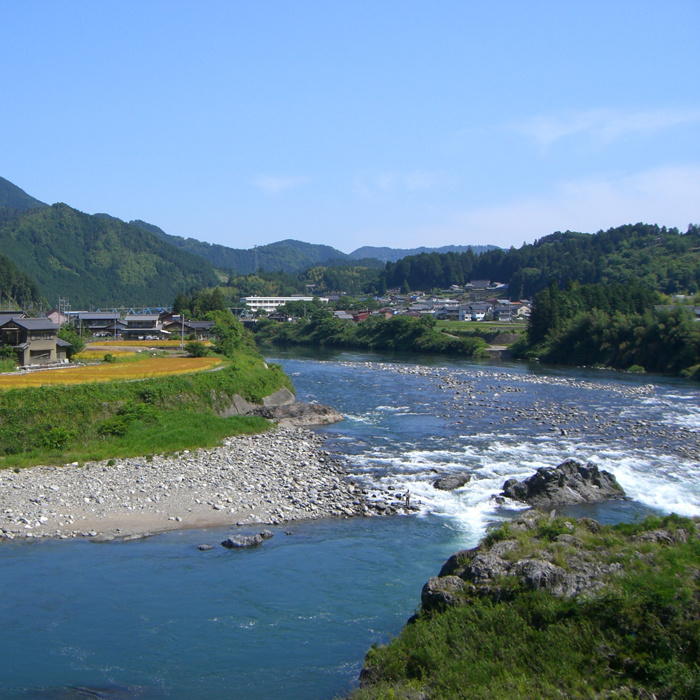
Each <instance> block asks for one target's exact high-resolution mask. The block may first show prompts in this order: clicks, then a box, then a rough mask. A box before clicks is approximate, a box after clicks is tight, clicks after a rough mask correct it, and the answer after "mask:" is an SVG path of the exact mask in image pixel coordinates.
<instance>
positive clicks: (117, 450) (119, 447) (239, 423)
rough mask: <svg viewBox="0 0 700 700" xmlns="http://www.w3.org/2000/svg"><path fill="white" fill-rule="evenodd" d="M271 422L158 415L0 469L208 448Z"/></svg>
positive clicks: (25, 456) (34, 454) (22, 458)
mask: <svg viewBox="0 0 700 700" xmlns="http://www.w3.org/2000/svg"><path fill="white" fill-rule="evenodd" d="M272 425H273V424H272V423H271V422H270V421H268V420H265V419H264V418H260V417H259V416H231V417H229V418H220V417H219V416H217V415H215V414H214V413H213V412H211V411H210V412H205V413H194V412H192V411H177V410H176V411H167V412H160V413H159V414H158V415H157V416H156V417H155V419H154V420H150V421H142V420H139V421H134V422H133V423H131V424H130V425H128V426H127V429H126V432H125V433H124V434H123V435H107V436H103V437H102V438H101V439H94V440H90V441H87V442H85V443H84V444H79V445H74V446H72V447H70V448H69V449H66V450H60V449H50V448H48V449H34V450H30V451H28V452H24V453H22V454H20V455H13V458H12V459H11V460H9V459H8V460H6V461H7V463H6V464H4V465H3V466H7V467H9V466H13V467H27V466H32V465H35V464H38V463H41V464H66V463H68V462H80V463H83V462H90V461H102V460H106V459H110V458H116V459H119V458H125V457H137V456H142V455H146V454H162V453H174V452H181V451H182V450H194V449H197V448H200V447H202V448H210V447H216V446H217V445H220V444H221V442H222V440H223V439H224V438H226V437H230V436H231V435H242V434H252V433H261V432H263V431H265V430H268V429H269V428H270V427H272Z"/></svg>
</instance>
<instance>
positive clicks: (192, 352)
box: [185, 340, 209, 357]
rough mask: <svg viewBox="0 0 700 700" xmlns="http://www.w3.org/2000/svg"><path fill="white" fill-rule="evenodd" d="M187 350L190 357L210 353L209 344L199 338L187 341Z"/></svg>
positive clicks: (204, 355)
mask: <svg viewBox="0 0 700 700" xmlns="http://www.w3.org/2000/svg"><path fill="white" fill-rule="evenodd" d="M185 350H187V356H188V357H206V356H207V355H208V354H209V350H207V346H206V345H204V343H202V342H200V341H199V340H193V341H191V342H189V343H185Z"/></svg>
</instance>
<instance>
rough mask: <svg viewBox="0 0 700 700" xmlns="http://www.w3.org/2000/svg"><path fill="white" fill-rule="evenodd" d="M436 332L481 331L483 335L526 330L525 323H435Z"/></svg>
mask: <svg viewBox="0 0 700 700" xmlns="http://www.w3.org/2000/svg"><path fill="white" fill-rule="evenodd" d="M435 328H437V329H438V330H446V331H449V330H452V331H460V330H461V331H482V332H484V333H498V332H499V331H500V332H501V333H519V332H521V331H524V330H525V328H527V323H526V322H516V323H512V322H508V321H437V322H436V324H435Z"/></svg>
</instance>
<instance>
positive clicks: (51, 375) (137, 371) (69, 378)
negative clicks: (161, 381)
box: [0, 357, 222, 390]
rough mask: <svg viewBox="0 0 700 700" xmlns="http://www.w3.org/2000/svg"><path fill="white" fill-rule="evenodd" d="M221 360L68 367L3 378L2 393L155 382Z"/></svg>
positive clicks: (151, 360)
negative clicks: (94, 383)
mask: <svg viewBox="0 0 700 700" xmlns="http://www.w3.org/2000/svg"><path fill="white" fill-rule="evenodd" d="M221 362H222V359H221V358H220V357H148V358H145V359H143V360H139V361H138V362H128V363H126V362H125V363H115V364H100V365H91V366H88V367H69V368H66V369H53V370H45V371H40V372H34V373H31V374H8V375H2V376H0V390H3V389H21V388H23V387H37V386H51V385H60V384H84V383H88V382H111V381H125V380H130V379H152V378H155V377H165V376H169V375H173V374H188V373H190V372H201V371H203V370H207V369H212V368H213V367H216V366H217V365H220V364H221Z"/></svg>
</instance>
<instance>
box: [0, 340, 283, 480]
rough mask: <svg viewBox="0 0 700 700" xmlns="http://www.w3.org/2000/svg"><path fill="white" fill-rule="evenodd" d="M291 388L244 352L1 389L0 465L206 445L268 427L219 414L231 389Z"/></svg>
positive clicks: (261, 392) (277, 370) (247, 392)
mask: <svg viewBox="0 0 700 700" xmlns="http://www.w3.org/2000/svg"><path fill="white" fill-rule="evenodd" d="M282 387H287V388H289V389H292V390H293V387H292V384H291V381H290V379H289V377H287V375H286V374H284V372H283V371H282V369H281V367H279V366H277V365H272V366H270V367H269V369H266V368H265V364H264V361H263V359H262V357H261V356H260V355H258V354H257V353H256V352H254V351H251V350H248V349H245V350H242V351H241V352H239V353H237V354H236V356H235V357H234V358H233V359H231V360H230V361H229V363H228V365H227V366H226V368H225V369H222V370H220V371H213V372H199V373H195V374H185V375H177V376H172V377H166V378H159V379H146V380H143V381H134V382H110V383H102V384H96V383H91V384H78V385H72V386H53V387H39V388H28V389H12V390H9V391H5V392H2V393H0V468H1V467H9V466H27V465H31V464H40V463H41V464H47V463H50V464H63V463H65V462H70V461H81V460H86V459H105V458H108V457H120V456H136V455H142V454H144V453H153V452H156V451H176V450H181V449H189V448H191V447H196V446H202V447H206V446H211V445H214V444H216V443H218V442H220V440H221V439H222V438H223V437H225V436H226V435H232V434H235V433H238V432H255V431H259V430H262V429H264V428H265V427H267V426H268V425H269V424H268V423H267V421H264V420H262V419H259V418H254V417H245V418H243V417H234V418H219V417H218V416H217V415H216V410H217V409H221V408H223V407H225V406H228V405H229V404H230V401H231V398H232V397H233V395H234V394H240V395H241V396H243V397H244V398H245V399H247V400H248V401H252V402H261V401H262V398H263V397H264V396H268V395H269V394H271V393H273V392H274V391H276V390H277V389H280V388H282Z"/></svg>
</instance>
